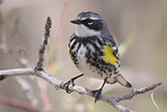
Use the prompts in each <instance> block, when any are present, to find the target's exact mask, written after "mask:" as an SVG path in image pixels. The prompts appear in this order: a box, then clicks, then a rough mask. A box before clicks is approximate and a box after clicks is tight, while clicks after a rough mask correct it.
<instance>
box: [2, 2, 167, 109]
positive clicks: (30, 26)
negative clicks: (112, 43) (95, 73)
mask: <svg viewBox="0 0 167 112" xmlns="http://www.w3.org/2000/svg"><path fill="white" fill-rule="evenodd" d="M88 10H89V11H94V12H97V13H99V14H100V15H101V16H103V17H104V18H105V20H106V21H107V23H108V26H109V28H110V30H111V32H112V35H113V36H114V38H115V40H116V41H117V44H118V45H120V47H119V48H120V52H121V51H122V52H121V63H122V70H121V72H122V74H123V75H124V76H125V77H126V79H127V80H129V81H130V82H131V83H132V84H133V88H141V87H145V86H146V85H149V84H152V83H155V82H159V81H162V82H163V85H161V86H160V87H158V88H157V89H155V90H154V91H153V92H154V100H155V102H156V103H157V105H158V107H159V109H160V110H158V109H157V108H156V107H155V105H154V104H153V102H152V100H151V92H148V93H146V94H143V95H138V96H136V97H134V98H133V99H132V100H129V101H123V102H121V104H122V105H124V106H127V107H128V108H130V109H132V110H136V111H138V112H167V13H166V11H167V1H166V0H0V69H1V70H3V69H11V68H22V67H34V66H35V65H36V62H37V59H38V50H39V47H40V44H41V42H42V40H43V37H44V36H43V34H44V25H45V22H46V18H47V17H48V16H50V17H51V19H52V28H51V38H50V39H49V45H48V47H47V51H46V54H45V68H44V69H45V70H46V71H47V72H48V73H50V74H52V75H53V76H55V77H57V78H59V79H61V80H64V81H68V80H69V79H70V78H72V77H74V76H76V75H79V74H80V72H79V71H78V70H77V69H76V67H75V66H74V64H73V62H72V61H71V59H70V57H69V55H68V51H67V43H68V40H69V38H70V36H71V34H72V33H73V32H74V25H72V24H71V23H70V20H72V19H75V18H76V16H77V14H78V13H80V12H82V11H88ZM76 83H77V84H79V85H81V86H83V87H87V88H90V89H98V88H99V87H100V86H101V84H102V81H100V80H97V79H92V78H90V77H82V78H80V79H78V80H77V81H76ZM131 90H132V89H127V88H124V87H122V86H120V85H119V84H115V85H106V86H105V88H104V91H103V94H105V95H109V96H119V95H125V94H128V93H129V92H130V91H131ZM11 103H12V104H13V105H12V104H11ZM14 104H18V105H14ZM23 106H25V107H27V108H28V109H29V110H26V109H25V108H24V109H22V108H23ZM30 109H32V110H30ZM33 109H34V110H33ZM0 111H1V112H111V111H112V112H118V111H117V110H116V109H114V108H113V107H112V106H110V105H108V104H106V103H103V102H101V101H99V102H97V103H96V104H94V99H93V98H90V97H88V96H85V95H79V94H77V93H72V94H67V93H66V92H65V91H62V90H55V88H54V87H52V86H51V85H50V84H48V83H47V82H46V81H44V80H42V79H40V78H38V77H28V76H25V77H12V78H8V79H6V80H3V81H1V82H0Z"/></svg>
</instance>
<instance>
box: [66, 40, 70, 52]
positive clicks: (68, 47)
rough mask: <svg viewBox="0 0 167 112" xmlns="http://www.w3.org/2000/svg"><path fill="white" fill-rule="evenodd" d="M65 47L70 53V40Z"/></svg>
mask: <svg viewBox="0 0 167 112" xmlns="http://www.w3.org/2000/svg"><path fill="white" fill-rule="evenodd" d="M67 49H68V52H69V53H70V41H69V42H68V46H67Z"/></svg>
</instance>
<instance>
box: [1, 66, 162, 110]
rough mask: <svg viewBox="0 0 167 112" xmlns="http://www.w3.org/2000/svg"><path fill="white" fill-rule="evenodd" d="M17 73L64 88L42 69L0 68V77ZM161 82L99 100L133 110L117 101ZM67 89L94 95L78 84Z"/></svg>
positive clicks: (61, 82)
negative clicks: (35, 77)
mask: <svg viewBox="0 0 167 112" xmlns="http://www.w3.org/2000/svg"><path fill="white" fill-rule="evenodd" d="M18 75H26V76H28V75H36V76H38V77H40V78H42V79H44V80H46V81H48V82H49V83H50V84H52V85H53V86H54V87H55V88H56V89H59V88H61V89H64V90H65V87H64V82H63V81H61V80H59V79H57V78H55V77H53V76H51V75H49V74H47V73H46V72H44V71H36V70H34V69H32V68H23V69H10V70H0V77H1V76H5V78H7V77H10V76H18ZM161 84H162V83H161V82H158V83H155V84H152V85H149V86H146V87H144V88H141V89H134V90H132V92H131V93H129V94H128V95H125V96H118V97H110V96H105V95H101V97H100V100H102V101H103V102H106V103H108V104H110V105H112V106H113V107H115V108H116V109H118V110H119V111H121V112H134V111H132V110H130V109H128V108H126V107H124V106H122V105H121V104H119V102H120V101H123V100H128V99H131V98H132V97H134V96H135V95H138V94H144V93H145V92H148V91H151V90H153V89H155V88H156V87H158V86H160V85H161ZM69 89H70V90H72V91H75V92H77V93H79V94H85V95H88V96H91V97H94V96H93V94H92V92H91V91H92V90H90V89H87V88H84V87H81V86H78V85H75V86H70V87H69Z"/></svg>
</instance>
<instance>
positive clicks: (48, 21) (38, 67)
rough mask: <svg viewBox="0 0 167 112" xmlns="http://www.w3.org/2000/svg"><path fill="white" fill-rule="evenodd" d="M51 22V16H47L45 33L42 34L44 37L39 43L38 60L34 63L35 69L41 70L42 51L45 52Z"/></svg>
mask: <svg viewBox="0 0 167 112" xmlns="http://www.w3.org/2000/svg"><path fill="white" fill-rule="evenodd" d="M51 24H52V21H51V18H50V17H48V18H47V21H46V25H45V34H44V37H45V39H44V41H43V43H42V45H41V48H40V50H39V60H38V62H37V65H36V69H37V70H43V60H44V53H45V48H46V45H47V44H48V38H49V36H50V28H51Z"/></svg>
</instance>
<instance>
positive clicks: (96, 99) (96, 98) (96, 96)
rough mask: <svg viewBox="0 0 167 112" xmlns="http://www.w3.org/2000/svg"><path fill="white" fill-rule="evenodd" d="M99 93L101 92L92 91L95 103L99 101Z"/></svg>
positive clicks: (100, 90)
mask: <svg viewBox="0 0 167 112" xmlns="http://www.w3.org/2000/svg"><path fill="white" fill-rule="evenodd" d="M101 92H102V89H99V90H93V91H92V94H93V96H94V97H95V103H96V102H97V101H98V100H99V99H100V96H101Z"/></svg>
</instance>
